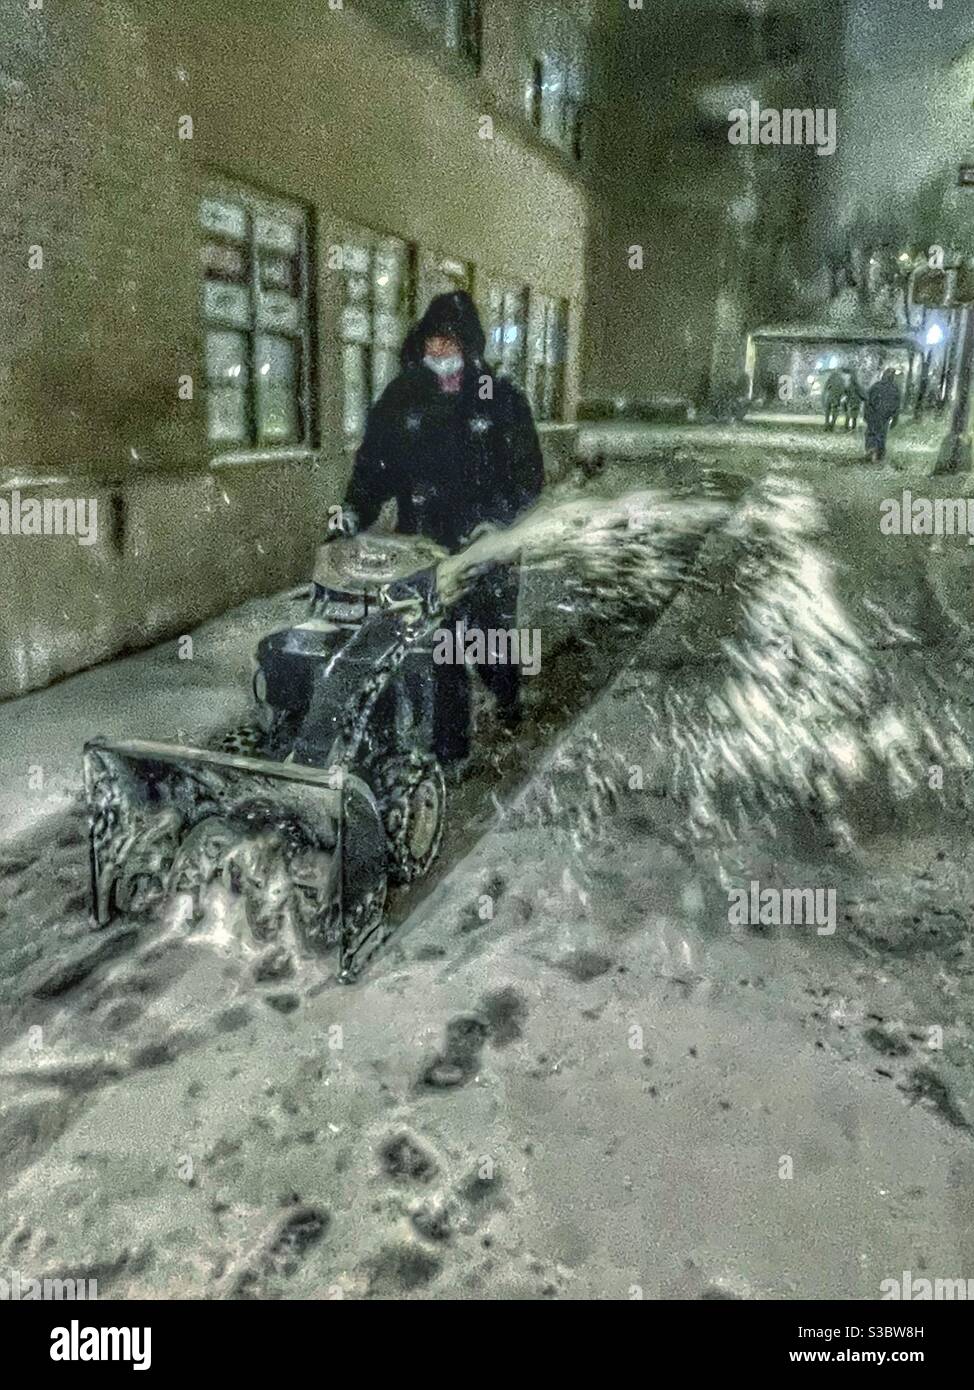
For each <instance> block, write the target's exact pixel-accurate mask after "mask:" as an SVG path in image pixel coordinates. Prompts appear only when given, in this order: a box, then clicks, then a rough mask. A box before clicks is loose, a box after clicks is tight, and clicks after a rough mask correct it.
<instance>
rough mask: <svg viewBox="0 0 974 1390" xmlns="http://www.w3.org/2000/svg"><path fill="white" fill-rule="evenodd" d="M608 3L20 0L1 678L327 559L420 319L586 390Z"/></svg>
mask: <svg viewBox="0 0 974 1390" xmlns="http://www.w3.org/2000/svg"><path fill="white" fill-rule="evenodd" d="M589 23H590V17H589V15H588V13H587V6H586V5H585V4H580V5H578V6H571V7H565V6H563V5H560V4H558V3H538V4H532V5H529V6H526V5H523V4H521V3H518V0H482V2H481V3H476V0H375V3H373V0H280V2H279V3H277V4H275V5H273V6H268V5H267V4H266V3H265V0H174V3H170V4H167V5H165V6H160V5H158V4H155V3H153V2H152V0H76V2H75V3H73V4H72V5H71V6H60V5H57V6H55V5H50V4H48V5H44V4H43V3H40V4H39V5H37V6H34V5H31V4H28V3H26V0H0V44H2V49H0V83H2V91H0V95H2V98H3V111H4V149H3V170H2V186H3V191H4V198H3V200H2V201H3V205H4V206H3V209H2V211H0V220H2V222H3V229H2V230H3V236H2V249H0V255H2V257H3V262H4V282H5V306H4V308H5V316H4V324H3V328H4V332H3V336H2V340H0V403H2V423H3V429H2V435H0V496H8V495H9V496H13V494H14V493H15V492H16V493H18V494H19V496H20V497H21V498H25V497H28V496H29V497H30V498H36V499H37V500H39V501H41V502H43V501H44V500H45V499H47V500H50V499H61V500H63V499H78V500H79V501H80V500H81V499H87V500H89V501H92V502H95V503H97V517H98V525H97V536H96V538H95V539H94V540H93V541H92V542H91V543H85V544H80V543H78V542H77V541H76V539H74V538H69V537H67V536H64V535H58V536H53V535H52V536H35V535H19V536H18V535H4V536H0V546H2V550H0V553H2V556H3V569H4V578H5V581H6V584H5V592H6V597H5V603H4V606H3V608H2V610H0V696H6V695H10V694H14V693H17V692H20V691H23V690H27V689H30V688H33V687H36V686H40V685H43V684H46V683H48V682H49V681H51V680H52V679H55V678H57V677H58V676H60V675H63V674H65V673H67V672H70V671H73V670H77V669H80V668H83V667H86V666H89V665H92V664H94V663H96V662H98V661H100V660H103V659H105V658H108V657H110V656H112V655H114V654H117V653H119V652H121V651H125V650H129V649H135V648H138V647H142V646H145V645H147V644H149V643H151V642H153V641H155V640H158V639H160V638H162V637H165V636H169V635H174V634H178V633H181V632H183V631H185V630H186V629H187V628H188V627H189V626H190V625H192V624H194V623H196V622H198V621H200V620H201V619H202V618H204V617H206V616H208V615H211V614H213V613H216V612H219V611H222V610H224V609H226V608H227V607H229V606H231V605H233V604H234V603H236V602H239V601H240V600H241V599H243V598H244V597H246V596H249V595H251V594H254V593H260V592H270V591H273V590H275V589H279V588H282V587H286V586H287V585H288V584H291V583H293V582H296V581H300V580H301V579H303V578H305V577H306V576H307V574H308V572H309V566H310V563H311V560H312V556H313V552H314V547H315V545H316V543H317V541H318V540H319V539H320V537H321V535H322V533H323V529H324V525H325V522H326V518H327V512H328V507H329V506H330V505H332V504H334V503H335V502H336V501H338V500H340V498H341V495H342V493H343V490H344V486H345V482H346V480H347V477H348V473H349V470H350V468H351V464H352V458H353V455H354V448H355V445H356V442H357V439H358V437H359V436H360V433H361V430H362V426H363V423H364V418H365V414H366V411H367V409H368V405H369V403H370V401H371V400H373V399H374V398H375V396H376V395H377V394H378V393H379V392H380V391H381V390H382V388H383V386H384V385H385V383H386V382H387V381H388V380H389V379H390V377H391V376H392V375H393V374H394V373H395V371H396V364H397V359H398V349H399V345H400V343H401V340H402V337H403V335H404V333H405V331H406V327H407V325H408V324H409V322H410V321H411V320H412V319H413V318H414V317H415V316H416V315H417V314H418V313H421V312H422V310H423V308H424V307H425V304H426V303H427V302H428V300H429V298H430V297H431V296H432V295H433V294H434V293H436V292H438V291H440V290H442V289H447V288H450V287H453V286H458V285H462V286H465V287H468V288H469V289H471V291H472V292H473V294H474V296H475V298H476V299H477V301H478V303H479V305H480V307H481V311H482V313H483V315H484V320H485V326H486V327H487V331H488V338H489V349H488V356H489V357H490V358H491V359H492V360H493V361H494V362H495V363H496V364H497V365H498V367H499V368H500V369H501V370H503V371H505V372H507V373H508V374H509V375H510V376H512V377H513V378H514V379H515V380H517V381H518V382H519V383H520V384H522V385H523V386H524V388H525V389H526V390H527V391H528V393H529V395H530V397H531V400H532V402H533V404H534V408H535V412H536V415H537V416H538V418H539V421H540V422H541V427H542V433H543V436H544V438H545V439H546V440H547V441H548V442H549V444H550V445H551V447H552V448H554V446H555V444H556V442H557V440H558V439H559V438H560V437H561V435H562V434H563V432H564V431H565V429H566V426H567V425H570V422H571V421H572V419H573V417H574V414H575V407H576V402H577V398H578V394H579V358H580V341H581V325H582V309H583V303H584V285H585V254H586V238H587V235H588V216H589V199H588V195H587V189H586V178H585V169H586V165H587V159H588V155H587V152H586V149H585V141H586V120H587V111H586V106H587V101H588V94H587V70H588V56H587V35H588V28H589Z"/></svg>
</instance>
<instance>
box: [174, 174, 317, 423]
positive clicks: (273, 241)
mask: <svg viewBox="0 0 974 1390" xmlns="http://www.w3.org/2000/svg"><path fill="white" fill-rule="evenodd" d="M200 226H201V228H202V232H203V242H202V246H201V248H200V256H201V263H202V271H203V319H204V324H205V332H206V397H207V420H208V437H209V441H210V443H211V444H212V445H213V446H214V447H216V448H217V449H221V450H232V449H267V448H286V447H295V446H308V447H309V446H310V444H311V442H312V441H311V395H312V380H311V373H312V368H311V313H310V309H309V303H310V290H309V286H310V274H309V227H308V215H307V213H306V211H305V210H304V209H303V208H301V207H299V206H296V205H294V204H288V203H282V202H278V201H276V200H270V199H265V198H262V197H260V196H259V195H257V194H252V193H250V192H248V191H245V190H238V191H235V192H232V193H227V194H224V193H222V192H221V193H216V194H213V195H210V196H207V197H205V198H203V199H202V201H201V203H200Z"/></svg>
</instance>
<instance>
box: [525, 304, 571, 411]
mask: <svg viewBox="0 0 974 1390" xmlns="http://www.w3.org/2000/svg"><path fill="white" fill-rule="evenodd" d="M533 308H534V314H533V321H532V332H531V353H530V357H531V361H530V380H531V402H532V405H533V406H534V413H535V416H536V417H537V419H538V420H541V421H545V420H549V421H550V420H562V419H564V415H565V368H566V363H567V360H568V300H567V299H555V298H551V297H549V296H548V295H539V296H537V297H536V298H535V301H534V305H533Z"/></svg>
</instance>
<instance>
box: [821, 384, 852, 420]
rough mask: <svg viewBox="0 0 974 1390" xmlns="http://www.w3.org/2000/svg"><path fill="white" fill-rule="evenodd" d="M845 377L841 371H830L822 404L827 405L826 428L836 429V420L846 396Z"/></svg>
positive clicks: (823, 392)
mask: <svg viewBox="0 0 974 1390" xmlns="http://www.w3.org/2000/svg"><path fill="white" fill-rule="evenodd" d="M845 391H846V384H845V378H844V377H843V375H842V373H841V372H839V371H833V372H830V373H829V375H828V377H827V379H826V382H825V387H824V389H823V391H822V405H823V406H824V407H825V428H826V429H827V430H834V429H835V421H836V418H837V416H838V414H839V410H840V408H841V406H842V401H843V398H844V396H845Z"/></svg>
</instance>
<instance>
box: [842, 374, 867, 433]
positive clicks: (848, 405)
mask: <svg viewBox="0 0 974 1390" xmlns="http://www.w3.org/2000/svg"><path fill="white" fill-rule="evenodd" d="M845 378H846V388H845V397H844V400H843V404H844V406H845V428H846V429H847V430H856V429H858V428H859V412H860V410H861V409H862V406H863V402H864V401H865V399H866V393H865V392H864V391H863V389H862V387H861V386H860V385H859V378H858V377H857V376H856V373H855V369H854V368H850V369H849V370H848V371H847V372H846V373H845Z"/></svg>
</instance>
